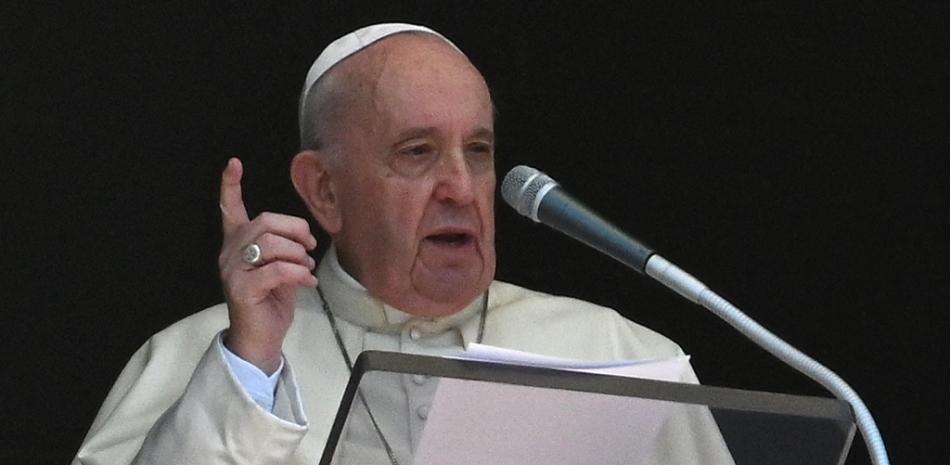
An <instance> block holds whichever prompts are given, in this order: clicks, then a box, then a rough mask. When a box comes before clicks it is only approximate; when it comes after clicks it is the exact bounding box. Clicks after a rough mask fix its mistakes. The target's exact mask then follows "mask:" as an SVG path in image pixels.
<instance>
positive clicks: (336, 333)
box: [317, 286, 488, 465]
mask: <svg viewBox="0 0 950 465" xmlns="http://www.w3.org/2000/svg"><path fill="white" fill-rule="evenodd" d="M317 294H318V295H319V296H320V301H321V302H322V303H323V310H324V311H326V312H327V319H328V320H330V328H331V329H333V338H334V339H336V345H337V347H339V348H340V353H341V354H342V355H343V361H344V362H345V363H346V368H347V369H349V370H350V374H353V360H352V359H351V358H350V353H349V352H348V351H347V350H346V345H344V344H343V337H342V336H340V330H339V329H338V328H337V325H336V317H334V316H333V311H332V310H330V303H329V302H327V298H326V296H324V295H323V289H320V286H317ZM487 316H488V289H486V290H485V300H484V301H483V302H482V311H481V314H480V315H479V320H478V337H477V338H476V339H475V342H477V343H479V344H481V343H482V339H483V338H484V336H485V319H486V317H487ZM357 395H358V396H359V398H360V402H361V403H362V404H363V407H364V408H366V413H367V414H369V421H370V423H372V424H373V429H375V430H376V435H377V436H379V441H380V442H381V443H382V444H383V449H385V450H386V455H388V456H389V462H390V463H391V464H392V465H399V461H398V460H396V453H395V452H393V448H392V447H391V446H390V445H389V441H387V440H386V436H384V435H383V431H382V430H381V429H380V428H379V423H377V422H376V417H375V416H373V412H372V410H370V409H369V404H368V403H367V402H366V398H365V397H363V392H362V391H358V392H357Z"/></svg>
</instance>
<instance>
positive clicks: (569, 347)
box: [484, 281, 683, 360]
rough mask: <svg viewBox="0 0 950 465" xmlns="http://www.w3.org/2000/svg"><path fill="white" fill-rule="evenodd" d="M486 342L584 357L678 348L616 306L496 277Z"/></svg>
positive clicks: (642, 355) (672, 352)
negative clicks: (562, 294)
mask: <svg viewBox="0 0 950 465" xmlns="http://www.w3.org/2000/svg"><path fill="white" fill-rule="evenodd" d="M490 302H491V304H490V308H489V318H488V321H487V323H486V325H485V326H486V327H485V341H484V342H485V343H486V344H490V345H497V346H501V347H507V348H511V349H517V350H523V351H527V352H535V353H541V354H545V355H552V356H558V357H568V358H579V359H587V360H621V359H623V360H628V359H631V360H632V359H653V358H666V357H674V356H679V355H682V354H683V351H682V349H680V347H679V346H678V345H677V344H676V343H674V342H673V341H671V340H670V339H668V338H666V337H665V336H663V335H661V334H659V333H657V332H655V331H653V330H651V329H649V328H646V327H644V326H642V325H639V324H637V323H634V322H632V321H630V320H627V319H626V318H624V317H623V316H621V315H620V314H619V313H617V312H616V311H615V310H613V309H610V308H607V307H603V306H600V305H596V304H592V303H590V302H586V301H583V300H579V299H575V298H570V297H563V296H555V295H550V294H545V293H543V292H538V291H532V290H529V289H525V288H522V287H519V286H515V285H512V284H508V283H505V282H500V281H496V282H494V283H493V284H492V287H491V293H490Z"/></svg>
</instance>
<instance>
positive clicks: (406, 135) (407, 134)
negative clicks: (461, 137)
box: [396, 126, 495, 142]
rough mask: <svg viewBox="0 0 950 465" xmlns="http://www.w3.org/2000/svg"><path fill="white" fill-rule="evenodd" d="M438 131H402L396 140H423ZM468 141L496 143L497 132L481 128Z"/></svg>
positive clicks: (428, 129)
mask: <svg viewBox="0 0 950 465" xmlns="http://www.w3.org/2000/svg"><path fill="white" fill-rule="evenodd" d="M436 131H437V129H436V128H435V127H433V126H424V127H414V128H408V129H405V130H403V131H400V132H399V134H398V135H397V137H396V140H399V141H404V140H409V139H416V138H422V137H426V136H429V135H432V134H433V133H434V132H436ZM467 139H486V140H488V141H489V142H495V131H492V130H491V129H489V128H486V127H479V128H476V129H475V130H474V131H472V132H471V133H470V134H469V135H468V137H467Z"/></svg>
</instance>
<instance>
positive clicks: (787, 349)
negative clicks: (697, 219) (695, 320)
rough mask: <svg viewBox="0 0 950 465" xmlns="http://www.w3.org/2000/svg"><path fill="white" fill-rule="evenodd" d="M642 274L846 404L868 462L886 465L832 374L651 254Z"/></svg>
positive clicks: (869, 420) (862, 410)
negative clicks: (704, 309)
mask: <svg viewBox="0 0 950 465" xmlns="http://www.w3.org/2000/svg"><path fill="white" fill-rule="evenodd" d="M644 272H645V273H646V274H647V275H648V276H650V277H652V278H653V279H655V280H657V281H659V282H660V283H662V284H663V285H664V286H666V287H668V288H670V289H672V290H673V291H675V292H676V293H677V294H680V295H682V296H683V297H685V298H686V299H688V300H690V301H691V302H693V303H695V304H699V305H701V306H703V307H705V308H706V309H708V310H710V311H711V312H713V313H714V314H716V316H718V317H719V318H721V319H723V320H724V321H725V322H726V323H729V325H730V326H732V327H733V328H735V329H736V330H738V331H739V332H740V333H742V335H744V336H745V337H747V338H749V339H751V340H752V342H754V343H756V344H757V345H759V346H760V347H762V348H763V349H765V350H766V351H767V352H768V353H770V354H772V355H774V356H775V357H776V358H778V359H779V360H781V361H783V362H785V363H786V364H788V365H789V366H791V367H792V368H794V369H796V370H798V371H799V372H801V373H803V374H805V375H806V376H808V377H809V378H811V379H812V380H814V381H815V382H817V383H818V384H820V385H822V386H824V387H825V389H828V390H829V391H831V393H832V394H834V396H835V397H837V398H838V399H841V400H843V401H845V402H847V403H848V404H850V405H851V408H852V409H853V410H854V417H855V421H856V423H857V425H858V430H860V431H861V437H862V438H863V439H864V444H865V445H866V446H867V448H868V454H869V455H870V456H871V462H872V463H873V464H874V465H890V460H889V459H888V457H887V450H886V449H885V448H884V441H883V439H881V433H880V431H878V428H877V424H876V423H875V422H874V418H873V417H872V416H871V412H870V411H869V410H868V408H867V406H865V405H864V402H863V401H862V400H861V397H859V396H858V393H857V392H855V391H854V389H851V386H849V385H848V383H846V382H845V381H844V380H843V379H841V377H839V376H838V375H837V374H835V372H833V371H831V370H830V369H828V368H827V367H825V366H824V365H822V364H821V363H818V362H817V361H816V360H814V359H813V358H811V357H809V356H807V355H805V354H804V353H802V352H801V351H799V350H798V349H796V348H794V347H792V346H791V345H790V344H789V343H787V342H785V341H784V340H782V339H781V338H780V337H778V336H776V335H775V334H774V333H772V332H771V331H769V330H767V329H765V328H764V327H763V326H762V325H760V324H759V323H757V322H756V321H755V320H753V319H752V318H750V317H749V316H748V315H746V314H745V313H743V312H742V311H741V310H739V309H738V308H736V307H735V306H734V305H732V304H731V303H729V302H728V301H727V300H726V299H723V298H722V297H720V296H719V295H718V294H716V293H715V292H713V291H712V290H710V289H709V288H708V287H707V286H706V285H705V284H703V283H702V282H700V281H699V280H698V279H696V278H694V277H693V276H692V275H690V274H689V273H687V272H685V271H683V270H682V269H680V268H679V267H677V266H676V265H674V264H672V263H670V262H669V261H668V260H667V259H665V258H663V257H661V256H660V255H657V254H653V256H651V257H650V258H649V259H648V260H647V263H646V268H645V270H644Z"/></svg>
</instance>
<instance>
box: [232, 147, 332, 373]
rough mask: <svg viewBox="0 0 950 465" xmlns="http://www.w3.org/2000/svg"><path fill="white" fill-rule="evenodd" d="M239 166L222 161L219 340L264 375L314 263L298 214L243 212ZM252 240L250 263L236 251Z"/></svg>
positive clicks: (274, 364)
mask: <svg viewBox="0 0 950 465" xmlns="http://www.w3.org/2000/svg"><path fill="white" fill-rule="evenodd" d="M242 173H243V166H242V165H241V161H240V160H238V159H237V158H232V159H230V160H228V165H227V166H226V167H225V168H224V172H223V173H222V174H221V226H222V229H223V231H224V240H223V244H222V246H221V255H219V257H218V268H219V269H220V271H221V283H222V285H223V289H224V297H225V300H227V303H228V317H229V318H230V321H231V326H230V328H229V329H228V332H227V337H226V339H225V341H224V343H225V345H226V346H227V347H228V349H230V350H231V351H232V352H234V353H235V354H237V355H238V356H239V357H241V358H243V359H244V360H247V361H248V362H250V363H253V364H254V365H256V366H257V367H258V368H260V369H261V370H262V371H264V372H265V373H267V374H271V373H273V372H274V371H275V370H277V368H278V367H279V366H280V357H281V346H282V344H283V342H284V336H286V335H287V330H288V329H289V328H290V323H291V322H292V321H293V318H294V290H295V288H297V287H299V286H309V287H313V286H316V285H317V278H316V277H315V276H314V275H313V273H312V272H311V271H312V270H313V269H314V267H315V266H316V262H315V261H314V260H313V258H311V257H310V255H309V254H308V251H310V250H313V249H314V248H315V247H316V246H317V240H316V239H315V238H314V237H313V235H312V234H311V233H310V225H309V224H308V223H307V221H306V220H304V219H303V218H298V217H295V216H288V215H281V214H277V213H268V212H265V213H261V214H260V215H258V216H257V217H256V218H254V219H253V220H250V219H249V218H248V216H247V209H246V208H245V207H244V199H243V198H242V196H241V176H242ZM252 243H255V244H257V245H258V246H259V247H260V249H261V253H262V256H261V259H260V261H259V263H258V264H257V265H251V264H249V263H247V262H245V261H244V260H243V259H242V251H243V249H244V248H245V247H246V246H248V245H249V244H252Z"/></svg>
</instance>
